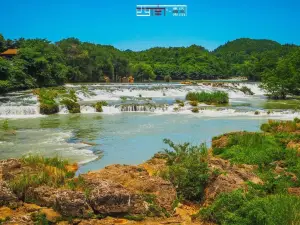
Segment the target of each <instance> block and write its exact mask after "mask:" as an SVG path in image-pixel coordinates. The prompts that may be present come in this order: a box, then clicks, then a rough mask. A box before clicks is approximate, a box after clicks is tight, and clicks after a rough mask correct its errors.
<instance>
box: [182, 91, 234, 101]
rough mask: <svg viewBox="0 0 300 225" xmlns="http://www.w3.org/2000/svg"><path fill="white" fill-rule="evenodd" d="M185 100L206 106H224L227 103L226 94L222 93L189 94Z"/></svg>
mask: <svg viewBox="0 0 300 225" xmlns="http://www.w3.org/2000/svg"><path fill="white" fill-rule="evenodd" d="M186 100H189V101H197V102H204V103H206V104H226V103H228V102H229V97H228V93H226V92H223V91H215V92H211V93H208V92H204V91H202V92H189V93H188V94H187V95H186Z"/></svg>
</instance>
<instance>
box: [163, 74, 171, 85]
mask: <svg viewBox="0 0 300 225" xmlns="http://www.w3.org/2000/svg"><path fill="white" fill-rule="evenodd" d="M164 80H165V82H167V83H169V82H171V81H172V77H171V76H169V75H167V76H165V77H164Z"/></svg>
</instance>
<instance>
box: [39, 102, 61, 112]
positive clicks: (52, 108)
mask: <svg viewBox="0 0 300 225" xmlns="http://www.w3.org/2000/svg"><path fill="white" fill-rule="evenodd" d="M58 112H59V106H58V104H56V103H55V104H44V103H40V113H41V114H44V115H50V114H55V113H58Z"/></svg>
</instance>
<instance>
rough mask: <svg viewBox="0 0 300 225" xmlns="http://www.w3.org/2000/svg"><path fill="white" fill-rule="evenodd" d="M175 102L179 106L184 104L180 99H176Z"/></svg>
mask: <svg viewBox="0 0 300 225" xmlns="http://www.w3.org/2000/svg"><path fill="white" fill-rule="evenodd" d="M175 102H176V103H177V104H181V103H184V102H183V101H182V100H179V99H176V100H175Z"/></svg>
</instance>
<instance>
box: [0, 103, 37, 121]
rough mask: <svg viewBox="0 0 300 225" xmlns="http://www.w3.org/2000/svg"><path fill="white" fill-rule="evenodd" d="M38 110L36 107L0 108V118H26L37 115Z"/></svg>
mask: <svg viewBox="0 0 300 225" xmlns="http://www.w3.org/2000/svg"><path fill="white" fill-rule="evenodd" d="M39 114H40V109H39V106H38V105H31V106H3V105H2V106H1V107H0V117H2V118H13V117H28V116H34V115H39Z"/></svg>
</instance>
